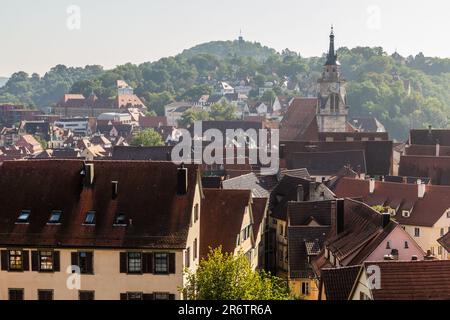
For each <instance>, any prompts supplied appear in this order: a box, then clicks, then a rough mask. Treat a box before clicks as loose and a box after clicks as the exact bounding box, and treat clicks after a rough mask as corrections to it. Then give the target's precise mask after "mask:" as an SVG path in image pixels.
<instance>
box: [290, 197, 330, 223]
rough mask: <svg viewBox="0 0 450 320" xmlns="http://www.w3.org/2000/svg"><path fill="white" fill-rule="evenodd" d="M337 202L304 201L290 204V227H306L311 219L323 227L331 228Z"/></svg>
mask: <svg viewBox="0 0 450 320" xmlns="http://www.w3.org/2000/svg"><path fill="white" fill-rule="evenodd" d="M335 210H336V201H333V200H327V201H302V202H289V203H288V217H289V225H290V226H306V225H307V224H308V223H309V222H310V221H311V219H314V221H315V222H317V223H318V224H320V225H321V226H331V220H332V219H331V217H332V216H333V215H334V214H335Z"/></svg>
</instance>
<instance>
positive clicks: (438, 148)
mask: <svg viewBox="0 0 450 320" xmlns="http://www.w3.org/2000/svg"><path fill="white" fill-rule="evenodd" d="M440 154H441V145H440V144H439V140H437V141H436V157H439V155H440Z"/></svg>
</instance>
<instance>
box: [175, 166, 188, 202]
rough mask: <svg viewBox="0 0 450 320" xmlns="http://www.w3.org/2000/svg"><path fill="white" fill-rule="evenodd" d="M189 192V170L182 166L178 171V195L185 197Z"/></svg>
mask: <svg viewBox="0 0 450 320" xmlns="http://www.w3.org/2000/svg"><path fill="white" fill-rule="evenodd" d="M187 190H188V169H187V168H185V167H184V163H182V164H181V166H180V168H178V171H177V194H178V195H180V196H183V195H185V194H186V193H187Z"/></svg>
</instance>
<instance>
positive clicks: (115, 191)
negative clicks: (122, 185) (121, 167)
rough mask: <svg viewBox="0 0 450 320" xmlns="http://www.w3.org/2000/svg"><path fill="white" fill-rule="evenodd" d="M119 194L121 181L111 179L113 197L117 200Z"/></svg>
mask: <svg viewBox="0 0 450 320" xmlns="http://www.w3.org/2000/svg"><path fill="white" fill-rule="evenodd" d="M118 194H119V181H111V198H112V199H113V200H116V199H117V195H118Z"/></svg>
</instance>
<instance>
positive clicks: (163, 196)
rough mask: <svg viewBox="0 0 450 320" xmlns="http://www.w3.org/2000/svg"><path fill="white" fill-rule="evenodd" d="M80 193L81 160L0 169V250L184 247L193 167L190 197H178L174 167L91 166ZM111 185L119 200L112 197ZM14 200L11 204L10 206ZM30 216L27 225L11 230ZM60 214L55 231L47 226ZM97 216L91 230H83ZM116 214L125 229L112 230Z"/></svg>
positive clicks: (6, 164)
mask: <svg viewBox="0 0 450 320" xmlns="http://www.w3.org/2000/svg"><path fill="white" fill-rule="evenodd" d="M93 164H94V180H93V184H92V185H91V186H86V185H84V183H85V182H86V178H85V177H83V175H82V174H81V172H82V170H83V169H84V166H83V161H79V160H36V161H35V160H30V161H15V162H4V163H3V164H2V165H1V166H0V176H1V179H0V212H2V214H1V216H0V244H1V245H2V246H27V247H35V246H40V247H45V246H50V247H71V248H77V247H83V248H91V247H95V248H99V247H105V248H170V249H179V248H185V247H186V240H187V233H188V229H189V221H190V218H191V211H192V206H193V198H194V193H195V186H196V185H197V182H198V181H199V174H198V166H196V165H186V168H187V169H188V192H187V194H186V195H178V194H177V190H178V189H177V180H178V179H177V174H178V167H177V166H176V165H175V164H173V163H171V162H150V161H145V162H133V163H130V162H126V161H94V162H93ZM112 181H117V182H118V194H117V197H116V198H115V199H114V198H113V197H112V190H111V184H112ZM11 199H15V201H11ZM22 210H30V211H31V214H30V220H29V224H16V223H15V222H16V220H17V217H18V216H19V214H20V212H21V211H22ZM52 210H61V211H62V216H61V224H59V225H50V224H48V221H49V217H50V214H51V212H52ZM89 210H95V211H96V217H95V226H86V225H84V224H83V222H84V220H85V218H86V213H87V211H89ZM118 213H123V214H125V217H126V222H127V226H124V227H120V226H114V221H115V219H116V217H117V214H118Z"/></svg>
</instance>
